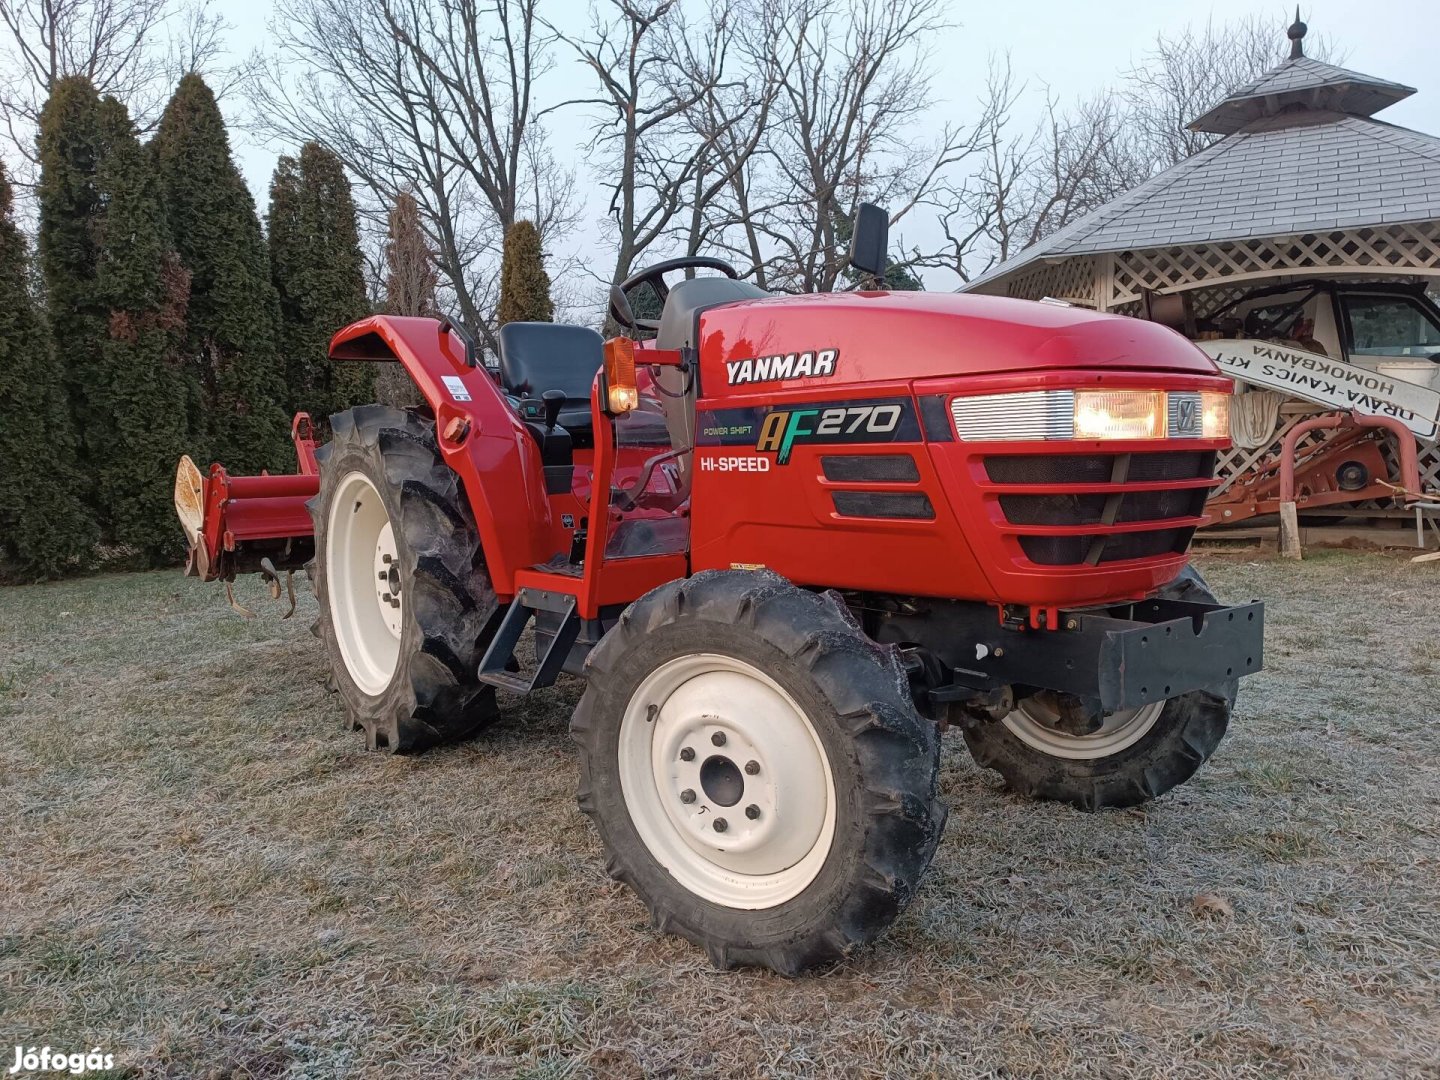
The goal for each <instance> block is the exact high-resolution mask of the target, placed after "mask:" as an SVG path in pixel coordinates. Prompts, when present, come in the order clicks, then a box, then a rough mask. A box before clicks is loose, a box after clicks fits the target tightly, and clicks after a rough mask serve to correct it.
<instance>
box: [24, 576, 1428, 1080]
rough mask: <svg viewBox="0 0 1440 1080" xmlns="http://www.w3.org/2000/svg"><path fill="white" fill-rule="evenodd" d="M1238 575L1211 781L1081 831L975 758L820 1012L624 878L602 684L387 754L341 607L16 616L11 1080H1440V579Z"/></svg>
mask: <svg viewBox="0 0 1440 1080" xmlns="http://www.w3.org/2000/svg"><path fill="white" fill-rule="evenodd" d="M1205 569H1206V570H1207V572H1208V573H1209V575H1210V577H1211V579H1212V581H1213V583H1214V584H1215V585H1216V586H1217V588H1218V590H1219V591H1220V592H1221V593H1222V594H1224V595H1228V596H1230V597H1232V598H1237V599H1240V598H1248V597H1249V596H1251V595H1261V596H1265V597H1266V598H1267V599H1268V600H1269V602H1270V607H1269V617H1270V626H1271V630H1270V644H1269V657H1268V660H1269V670H1268V671H1267V672H1265V673H1264V674H1262V675H1260V676H1257V677H1256V678H1254V679H1251V680H1249V681H1248V682H1247V684H1246V685H1245V688H1244V690H1243V691H1242V696H1241V704H1240V710H1239V716H1238V718H1237V720H1236V722H1235V724H1234V726H1233V728H1232V733H1231V736H1230V738H1229V739H1228V740H1227V742H1226V743H1225V744H1224V745H1223V746H1222V747H1221V750H1220V752H1219V754H1218V756H1217V758H1216V759H1215V761H1214V762H1213V763H1212V764H1211V765H1210V767H1208V768H1207V769H1205V770H1204V771H1203V772H1202V773H1201V775H1200V776H1199V777H1197V778H1196V780H1195V781H1194V782H1193V783H1192V784H1191V785H1189V786H1188V787H1186V788H1183V789H1181V790H1180V791H1177V792H1175V793H1173V794H1171V795H1170V796H1168V797H1166V798H1164V799H1162V800H1160V801H1159V802H1158V803H1156V804H1154V805H1153V806H1151V807H1149V808H1147V809H1144V810H1141V811H1129V812H1123V813H1110V814H1101V815H1096V816H1086V815H1083V814H1079V813H1075V812H1072V811H1070V810H1067V809H1063V808H1059V807H1054V806H1042V805H1030V804H1025V803H1022V802H1020V801H1018V800H1015V799H1012V798H1010V797H1008V796H1006V795H1003V794H1001V793H1000V792H999V791H998V790H997V786H996V783H995V778H994V777H993V776H992V775H990V774H986V773H982V772H980V771H978V770H977V769H976V768H975V767H974V766H973V765H972V764H971V763H970V761H969V760H968V758H967V757H966V755H965V753H964V751H963V747H962V746H961V745H960V743H959V740H958V738H957V737H953V736H952V737H951V739H950V741H949V742H948V745H947V749H946V754H945V760H944V790H945V794H946V797H947V799H948V801H949V802H950V804H951V807H952V813H951V816H950V825H949V829H948V831H947V834H946V838H945V842H944V844H943V846H942V848H941V851H940V854H939V856H938V857H937V859H936V863H935V867H934V869H933V871H932V873H931V875H930V877H929V879H928V882H927V885H926V887H925V889H924V890H923V892H922V894H921V895H920V897H919V899H918V900H917V902H916V903H915V905H914V906H913V907H912V908H911V909H910V911H909V912H908V913H907V914H906V915H905V917H904V918H903V919H901V921H900V922H899V923H898V924H897V925H896V926H895V928H894V930H893V931H892V933H891V934H890V935H889V936H888V937H887V938H886V939H885V940H884V941H883V942H882V943H880V944H879V945H878V946H877V947H875V948H873V949H871V950H869V951H866V952H864V953H863V954H862V955H860V956H858V957H856V958H855V959H854V960H852V961H851V962H849V963H846V964H844V965H841V966H840V967H838V968H837V969H835V970H832V971H830V972H827V973H824V974H821V975H818V976H815V977H811V978H807V979H802V980H796V981H786V980H784V979H780V978H777V977H774V976H771V975H769V974H764V973H755V972H745V973H731V974H720V973H717V972H715V971H713V970H711V969H710V967H709V965H708V964H707V962H706V961H705V959H704V957H703V956H702V955H700V953H699V952H698V951H697V950H695V949H692V948H690V947H689V946H687V945H685V944H683V943H681V942H679V941H676V940H673V939H670V938H666V937H663V936H660V935H658V934H656V933H654V932H653V931H652V930H651V929H650V928H649V926H648V922H647V919H646V917H645V913H644V911H643V909H642V908H641V906H640V904H639V903H638V901H636V900H635V899H634V898H633V897H632V896H631V895H630V894H629V893H627V892H625V891H624V890H622V889H620V888H619V887H617V886H615V885H613V884H612V883H611V882H610V881H609V880H608V879H607V878H606V877H605V875H604V873H603V871H602V870H601V858H600V852H599V850H598V846H597V842H596V838H595V835H594V833H593V832H592V831H591V830H590V828H589V827H588V826H587V824H586V823H585V821H584V820H583V819H582V818H581V817H580V815H579V813H578V812H577V811H576V808H575V805H574V799H573V796H572V789H573V787H574V783H575V762H574V756H573V754H572V751H571V746H570V743H569V740H568V738H567V736H566V732H565V725H566V720H567V718H568V714H569V712H570V709H571V706H572V705H573V702H574V699H575V697H576V695H577V693H578V688H577V686H576V685H574V684H570V685H566V686H564V687H562V688H559V689H558V690H556V691H553V692H550V693H546V694H543V695H538V696H537V697H536V698H534V699H533V700H532V701H530V702H528V703H525V704H523V705H520V706H519V707H517V708H515V709H513V710H512V711H511V713H510V718H509V719H508V720H507V721H506V722H505V723H504V724H503V725H502V726H501V727H499V728H498V729H497V730H494V731H493V732H491V733H489V734H488V735H486V736H484V737H482V738H481V739H480V740H479V741H477V742H475V743H473V744H471V745H468V746H463V747H456V748H452V749H448V750H445V751H442V752H438V753H431V754H428V755H425V756H423V757H419V758H414V759H399V758H390V757H383V756H377V755H369V754H366V753H364V752H363V751H362V750H361V747H360V742H359V739H358V736H355V735H352V734H346V733H342V732H341V730H340V714H339V709H338V706H337V703H336V701H335V699H334V698H332V697H331V696H330V695H328V694H327V693H326V692H325V688H324V678H325V672H324V669H323V658H322V655H321V651H320V648H319V646H318V645H317V644H316V643H315V642H314V640H313V639H312V638H311V637H310V636H309V634H308V633H306V622H307V621H308V619H307V615H308V613H309V612H308V610H307V609H308V608H309V607H310V606H311V605H312V604H313V601H307V602H305V604H303V605H302V610H301V612H300V613H299V616H298V617H297V618H296V619H294V620H292V621H291V622H289V623H281V622H278V621H276V620H275V619H274V617H273V616H270V617H268V618H263V617H262V618H261V619H259V620H256V621H254V622H244V621H242V620H240V619H239V618H237V617H236V616H234V615H233V614H232V613H231V612H230V611H229V610H228V609H227V608H226V607H225V606H224V604H223V601H222V600H221V598H220V594H219V592H218V590H211V589H205V588H201V587H198V586H196V585H195V584H194V583H193V582H188V581H185V580H183V579H181V578H180V577H179V576H178V575H175V574H147V575H137V576H128V577H120V576H112V577H102V578H94V579H90V580H84V581H77V582H72V583H67V584H60V585H50V586H43V587H32V588H25V589H9V590H0V865H3V867H4V873H3V876H0V1052H3V1053H4V1054H5V1057H4V1058H3V1060H0V1068H8V1067H9V1065H10V1063H11V1062H12V1061H13V1057H12V1055H13V1049H12V1048H13V1046H14V1045H15V1044H16V1043H24V1044H26V1045H39V1044H44V1043H48V1044H50V1045H52V1046H55V1047H57V1048H68V1049H87V1050H88V1049H89V1048H90V1047H92V1046H95V1045H97V1044H99V1045H102V1046H104V1047H106V1048H108V1050H109V1051H110V1052H113V1053H114V1054H115V1055H116V1064H117V1070H118V1073H117V1075H124V1076H147V1077H148V1076H174V1077H251V1076H254V1077H262V1076H263V1077H280V1076H286V1077H291V1076H293V1077H329V1076H375V1077H381V1076H384V1077H392V1076H416V1077H418V1076H425V1077H442V1076H478V1075H485V1076H488V1075H499V1076H509V1075H514V1076H529V1077H571V1076H575V1077H581V1076H638V1075H641V1074H645V1075H655V1076H666V1075H673V1076H726V1077H729V1076H814V1075H835V1076H839V1075H845V1076H847V1077H848V1076H860V1077H866V1076H874V1077H891V1076H937V1077H938V1076H944V1077H952V1076H968V1075H994V1076H1006V1077H1026V1076H1036V1077H1040V1076H1044V1077H1055V1076H1087V1077H1089V1076H1107V1077H1112V1076H1113V1077H1142V1076H1143V1077H1153V1076H1197V1075H1209V1076H1224V1077H1246V1076H1256V1077H1261V1076H1264V1077H1270V1076H1276V1075H1281V1074H1287V1073H1289V1074H1297V1075H1306V1076H1440V1067H1437V1062H1440V899H1437V897H1440V727H1437V722H1436V720H1437V715H1436V714H1437V708H1436V706H1437V699H1440V644H1437V643H1440V605H1437V602H1436V599H1437V595H1440V570H1437V566H1436V565H1434V564H1431V565H1428V566H1411V565H1408V564H1407V563H1405V562H1403V561H1399V560H1395V559H1390V558H1386V557H1383V556H1378V555H1367V554H1357V553H1351V552H1330V553H1317V554H1316V555H1315V557H1313V558H1312V559H1310V560H1308V561H1307V562H1306V563H1304V564H1303V565H1302V566H1299V567H1295V566H1290V565H1284V564H1280V563H1276V562H1253V561H1244V560H1237V559H1229V560H1224V561H1222V560H1220V559H1214V558H1212V559H1210V560H1209V561H1208V562H1207V563H1206V566H1205ZM242 597H243V599H245V600H246V602H247V603H251V604H252V606H256V607H257V608H258V607H259V605H260V603H261V601H260V597H259V590H258V589H256V588H254V587H247V588H246V589H243V590H242ZM264 610H265V613H266V614H267V615H269V613H270V612H271V611H272V610H273V608H271V607H268V606H267V607H266V608H265V609H264ZM1200 894H1209V895H1210V896H1211V897H1214V898H1217V899H1218V902H1217V901H1216V900H1202V901H1200V902H1198V903H1197V902H1196V897H1197V896H1199V895H1200ZM1227 910H1228V911H1229V912H1230V913H1228V914H1227Z"/></svg>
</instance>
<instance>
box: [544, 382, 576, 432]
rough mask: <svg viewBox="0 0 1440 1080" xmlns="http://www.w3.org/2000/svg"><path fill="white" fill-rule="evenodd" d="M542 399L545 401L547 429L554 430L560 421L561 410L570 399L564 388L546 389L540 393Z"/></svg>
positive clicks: (548, 430)
mask: <svg viewBox="0 0 1440 1080" xmlns="http://www.w3.org/2000/svg"><path fill="white" fill-rule="evenodd" d="M540 400H541V401H543V402H544V403H545V430H546V431H547V432H550V431H554V430H555V425H556V424H557V423H559V422H560V410H561V409H563V408H564V407H565V403H566V402H567V401H569V400H570V399H569V398H568V397H566V396H565V391H564V390H546V391H545V393H543V394H541V395H540Z"/></svg>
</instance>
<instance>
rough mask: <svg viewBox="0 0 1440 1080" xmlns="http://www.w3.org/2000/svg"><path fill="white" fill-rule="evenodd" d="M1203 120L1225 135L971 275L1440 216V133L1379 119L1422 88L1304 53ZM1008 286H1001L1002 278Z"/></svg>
mask: <svg viewBox="0 0 1440 1080" xmlns="http://www.w3.org/2000/svg"><path fill="white" fill-rule="evenodd" d="M1304 33H1305V27H1304V24H1303V23H1300V22H1298V20H1297V23H1296V25H1295V26H1294V27H1292V28H1291V32H1290V37H1291V40H1292V42H1293V48H1292V52H1291V56H1290V58H1289V59H1287V60H1286V61H1285V62H1283V63H1281V64H1280V65H1278V66H1277V67H1275V68H1272V69H1271V70H1270V71H1267V72H1266V73H1265V74H1263V75H1261V76H1260V77H1259V78H1257V79H1255V80H1254V81H1252V82H1250V83H1248V84H1246V85H1245V86H1242V87H1240V88H1239V89H1237V90H1236V91H1235V92H1234V93H1232V94H1230V95H1229V96H1228V97H1227V98H1225V100H1224V101H1222V102H1220V103H1219V104H1217V105H1216V106H1215V107H1214V108H1212V109H1210V111H1208V112H1207V113H1205V115H1204V116H1201V117H1200V118H1198V119H1197V120H1195V121H1194V122H1193V123H1192V124H1190V127H1191V128H1192V129H1194V130H1197V131H1209V132H1216V133H1220V134H1224V136H1225V137H1224V138H1222V139H1220V140H1219V141H1218V142H1216V143H1214V144H1212V145H1211V146H1208V147H1206V148H1205V149H1204V150H1201V151H1199V152H1198V153H1196V154H1194V155H1192V156H1191V157H1189V158H1187V159H1185V160H1184V161H1182V162H1180V163H1179V164H1178V165H1175V166H1172V167H1171V168H1169V169H1167V170H1165V171H1164V172H1162V173H1160V174H1158V175H1156V176H1154V177H1151V178H1150V179H1149V180H1147V181H1145V182H1144V183H1142V184H1140V185H1139V186H1138V187H1135V188H1133V189H1132V190H1130V191H1129V192H1126V193H1125V194H1124V195H1121V196H1120V197H1119V198H1117V199H1114V200H1112V201H1111V202H1109V203H1107V204H1105V205H1104V206H1102V207H1100V208H1099V209H1097V210H1094V211H1092V212H1091V213H1089V214H1087V215H1086V216H1084V217H1082V218H1080V219H1078V220H1076V221H1074V222H1072V223H1071V224H1070V225H1068V226H1066V227H1065V228H1063V229H1060V230H1058V231H1057V232H1055V233H1053V234H1051V235H1050V236H1048V237H1046V238H1045V239H1044V240H1041V241H1040V242H1039V243H1036V244H1033V245H1031V246H1030V247H1028V248H1026V249H1025V250H1024V251H1022V252H1020V253H1019V254H1018V255H1016V256H1014V257H1013V258H1010V259H1008V260H1006V261H1005V262H1003V263H1001V264H1000V265H998V266H996V267H995V268H994V269H992V270H991V271H990V272H989V273H987V274H985V275H984V276H983V277H981V278H979V279H977V280H975V281H973V282H970V283H969V284H968V285H966V286H965V287H964V288H965V289H967V290H968V289H976V288H979V289H981V290H982V291H986V292H992V291H999V290H998V289H997V288H996V286H998V285H999V284H1000V280H1001V279H1009V280H1012V281H1013V280H1014V277H1015V275H1016V274H1017V272H1026V273H1028V272H1029V269H1030V268H1032V264H1034V265H1035V266H1038V265H1043V264H1045V263H1054V262H1055V261H1057V260H1064V259H1069V258H1071V257H1074V256H1088V255H1099V254H1102V253H1109V252H1124V251H1131V250H1135V249H1155V248H1172V247H1176V246H1181V245H1197V244H1215V243H1219V242H1233V241H1248V240H1253V239H1257V238H1261V237H1279V236H1292V235H1299V234H1316V233H1328V232H1332V231H1335V230H1346V229H1359V228H1373V227H1384V226H1391V225H1403V224H1406V223H1412V222H1429V221H1435V220H1437V219H1440V139H1437V138H1435V137H1434V136H1431V135H1425V134H1422V133H1421V132H1417V131H1410V130H1408V129H1406V128H1401V127H1396V126H1395V125H1393V124H1387V123H1385V122H1384V121H1380V120H1375V119H1372V117H1373V115H1374V113H1376V112H1378V111H1380V110H1381V109H1383V108H1385V107H1386V106H1388V105H1391V104H1393V103H1395V102H1396V101H1399V100H1401V99H1402V98H1405V97H1408V96H1409V95H1410V94H1412V93H1414V92H1415V91H1414V90H1413V89H1412V88H1411V87H1408V86H1402V85H1401V84H1399V83H1394V82H1388V81H1386V80H1384V79H1377V78H1373V77H1371V76H1369V75H1362V74H1360V73H1358V72H1354V71H1349V70H1347V69H1345V68H1340V67H1335V66H1334V65H1331V64H1325V63H1322V62H1320V61H1318V60H1313V59H1311V58H1310V57H1307V56H1305V55H1304V54H1303V50H1302V49H1301V47H1300V39H1301V38H1302V37H1303V36H1304ZM1002 288H1003V287H1002Z"/></svg>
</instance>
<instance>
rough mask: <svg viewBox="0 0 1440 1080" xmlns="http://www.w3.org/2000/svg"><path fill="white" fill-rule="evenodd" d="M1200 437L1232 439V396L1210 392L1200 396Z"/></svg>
mask: <svg viewBox="0 0 1440 1080" xmlns="http://www.w3.org/2000/svg"><path fill="white" fill-rule="evenodd" d="M1200 437H1201V438H1202V439H1228V438H1230V395H1229V394H1214V393H1211V392H1210V391H1208V390H1207V391H1206V392H1205V393H1203V394H1201V395H1200Z"/></svg>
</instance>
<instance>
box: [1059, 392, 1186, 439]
mask: <svg viewBox="0 0 1440 1080" xmlns="http://www.w3.org/2000/svg"><path fill="white" fill-rule="evenodd" d="M1164 437H1165V393H1164V391H1162V390H1076V391H1075V438H1077V439H1163V438H1164Z"/></svg>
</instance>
